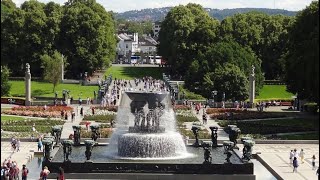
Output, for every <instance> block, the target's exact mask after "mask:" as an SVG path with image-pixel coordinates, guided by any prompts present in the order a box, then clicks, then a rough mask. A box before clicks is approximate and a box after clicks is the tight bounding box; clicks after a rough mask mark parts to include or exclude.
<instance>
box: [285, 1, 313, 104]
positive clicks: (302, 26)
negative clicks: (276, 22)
mask: <svg viewBox="0 0 320 180" xmlns="http://www.w3.org/2000/svg"><path fill="white" fill-rule="evenodd" d="M287 47H288V49H287V52H286V54H285V55H284V59H285V60H286V77H285V81H286V84H287V89H288V90H289V91H290V92H292V93H297V94H298V97H299V98H302V99H308V100H312V101H315V102H317V103H318V104H319V1H313V2H312V3H311V4H310V5H309V6H308V7H307V8H306V9H304V10H302V11H300V12H299V13H298V15H297V16H296V21H295V22H294V23H293V25H292V27H291V28H290V31H289V43H288V45H287Z"/></svg>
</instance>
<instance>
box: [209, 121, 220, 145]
mask: <svg viewBox="0 0 320 180" xmlns="http://www.w3.org/2000/svg"><path fill="white" fill-rule="evenodd" d="M209 128H210V130H211V141H212V147H217V146H218V133H217V131H218V129H219V128H218V127H217V126H210V127H209Z"/></svg>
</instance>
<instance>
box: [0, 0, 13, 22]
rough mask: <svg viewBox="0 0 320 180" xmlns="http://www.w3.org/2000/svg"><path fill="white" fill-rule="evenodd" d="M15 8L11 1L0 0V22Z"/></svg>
mask: <svg viewBox="0 0 320 180" xmlns="http://www.w3.org/2000/svg"><path fill="white" fill-rule="evenodd" d="M16 8H17V7H16V4H15V3H14V2H13V1H12V0H1V22H2V21H3V20H4V18H6V16H7V15H8V14H10V13H12V12H13V10H14V9H16Z"/></svg>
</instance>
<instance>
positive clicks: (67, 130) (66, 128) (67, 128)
mask: <svg viewBox="0 0 320 180" xmlns="http://www.w3.org/2000/svg"><path fill="white" fill-rule="evenodd" d="M71 106H72V107H73V110H74V111H75V112H76V116H75V120H74V121H73V122H72V121H71V116H69V117H68V120H67V121H66V122H65V123H64V125H63V129H62V133H61V139H68V138H69V135H70V134H73V133H74V132H73V128H72V126H75V125H79V123H80V122H81V121H82V119H83V117H82V116H81V115H80V111H79V110H78V105H71ZM82 107H83V112H84V113H85V112H87V111H88V110H89V109H90V105H82ZM79 109H80V108H79Z"/></svg>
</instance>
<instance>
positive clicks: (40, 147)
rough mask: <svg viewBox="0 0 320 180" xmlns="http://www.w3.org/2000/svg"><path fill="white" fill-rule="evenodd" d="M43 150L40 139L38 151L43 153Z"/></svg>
mask: <svg viewBox="0 0 320 180" xmlns="http://www.w3.org/2000/svg"><path fill="white" fill-rule="evenodd" d="M41 149H42V141H41V140H40V139H39V141H38V151H41Z"/></svg>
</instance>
